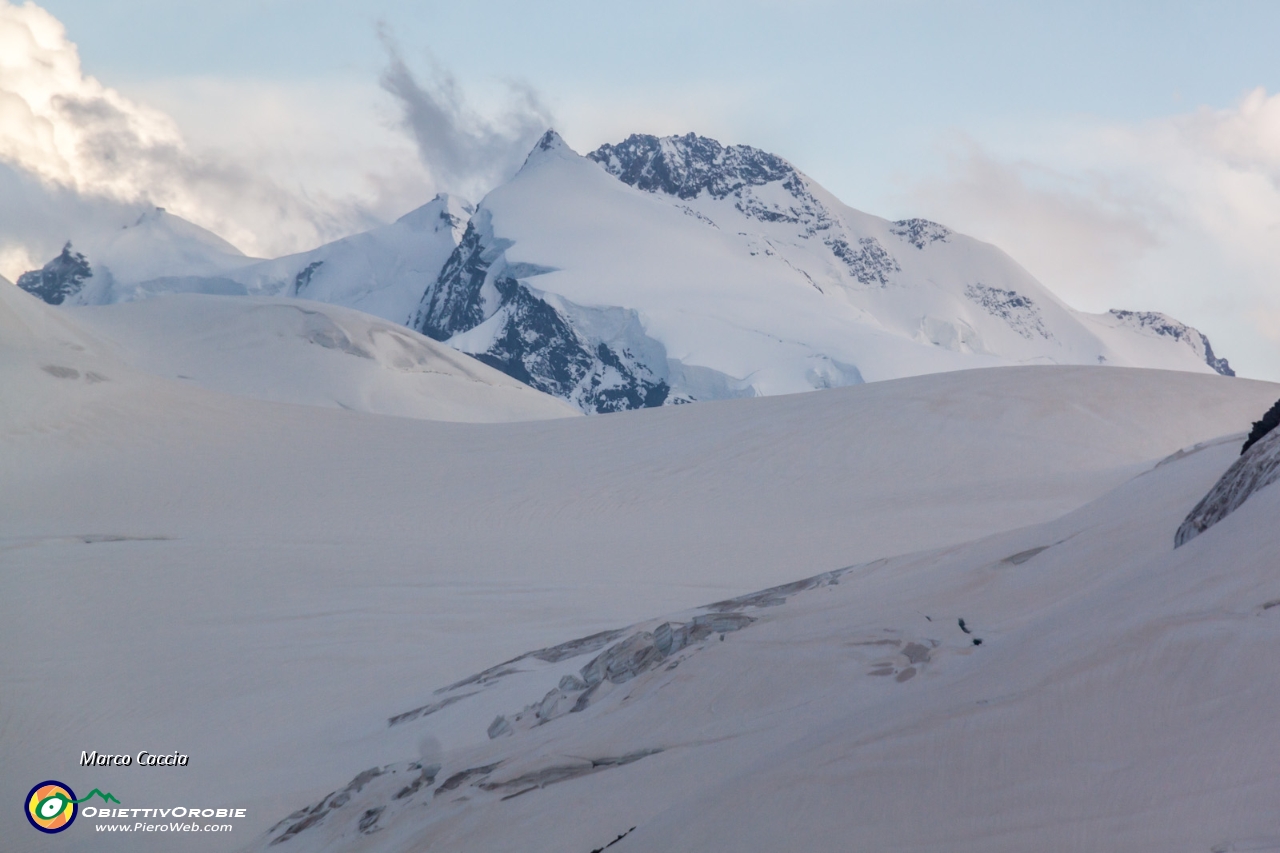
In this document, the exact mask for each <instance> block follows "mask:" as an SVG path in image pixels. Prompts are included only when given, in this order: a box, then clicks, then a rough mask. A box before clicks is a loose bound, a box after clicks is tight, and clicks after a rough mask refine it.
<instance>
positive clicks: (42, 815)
mask: <svg viewBox="0 0 1280 853" xmlns="http://www.w3.org/2000/svg"><path fill="white" fill-rule="evenodd" d="M94 797H101V798H102V799H103V801H104V802H108V803H116V804H119V802H120V801H119V800H117V799H116V798H115V797H113V796H112V795H111V794H104V793H102V792H101V791H99V790H98V789H97V788H94V789H93V790H92V791H90V792H89V795H88V796H86V797H81V798H80V799H78V800H77V799H76V794H75V792H74V791H72V790H71V787H70V786H68V785H64V784H62V783H61V782H58V781H57V780H54V779H49V780H47V781H45V782H41V783H40V784H39V785H36V786H35V787H34V788H32V789H31V792H30V793H28V794H27V821H28V822H29V823H30V824H31V825H32V826H34V827H35V828H36V829H38V830H40V831H41V832H47V833H50V834H53V833H55V832H62V830H64V829H66V828H67V827H69V826H71V824H72V823H74V822H75V819H76V815H78V814H79V813H80V803H83V802H86V801H88V800H91V799H93V798H94Z"/></svg>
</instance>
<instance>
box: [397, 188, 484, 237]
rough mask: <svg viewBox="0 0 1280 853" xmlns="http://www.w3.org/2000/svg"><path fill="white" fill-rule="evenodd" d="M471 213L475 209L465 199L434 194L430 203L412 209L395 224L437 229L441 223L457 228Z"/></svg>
mask: <svg viewBox="0 0 1280 853" xmlns="http://www.w3.org/2000/svg"><path fill="white" fill-rule="evenodd" d="M473 213H475V207H474V206H472V205H471V203H470V202H468V201H466V200H465V199H463V198H460V197H458V196H456V195H450V194H449V193H436V197H435V198H433V199H431V201H429V202H427V203H426V204H424V205H422V206H421V207H417V208H414V209H413V210H411V211H409V212H408V213H406V214H405V215H404V216H401V217H400V218H399V219H397V220H396V222H397V223H399V224H403V225H407V226H409V227H410V228H415V229H424V228H431V229H437V228H439V227H440V222H441V221H443V222H445V223H447V224H448V225H450V226H451V227H452V226H457V225H460V224H461V223H462V222H463V221H464V220H465V219H467V218H468V217H470V216H471V214H473Z"/></svg>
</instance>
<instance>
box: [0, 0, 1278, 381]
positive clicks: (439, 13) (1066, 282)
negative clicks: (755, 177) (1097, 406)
mask: <svg viewBox="0 0 1280 853" xmlns="http://www.w3.org/2000/svg"><path fill="white" fill-rule="evenodd" d="M1276 32H1280V4H1275V3H1270V2H1268V3H1263V2H1214V3H1204V2H1201V3H1186V2H1161V3H1154V2H1152V3H1147V2H1129V3H1123V2H1108V3H1101V2H1088V1H1086V2H1081V1H1080V0H1077V2H1070V3H1068V2H1037V3H1026V2H1021V3H1013V2H961V0H954V2H947V0H879V2H870V0H868V2H857V1H856V0H854V2H840V3H837V2H824V0H795V1H794V2H781V0H740V2H733V3H730V2H716V1H715V0H683V2H666V0H653V1H652V2H648V3H645V4H643V5H635V4H601V3H598V2H593V3H586V2H566V3H553V2H546V3H538V4H530V3H509V2H489V3H485V4H470V3H457V2H452V3H441V2H430V0H427V2H423V0H413V1H412V2H411V1H410V0H361V2H354V0H329V1H328V2H322V0H253V2H250V0H217V2H214V0H44V2H42V3H41V4H39V5H35V4H32V3H11V2H9V0H0V274H4V275H6V276H9V277H10V278H12V277H14V276H16V275H17V274H18V273H19V272H21V271H22V270H23V269H24V268H30V267H31V266H39V265H40V264H41V263H43V261H44V260H47V259H48V257H50V256H52V254H54V253H56V251H57V249H58V248H60V246H61V243H62V241H64V240H65V239H67V238H68V237H71V236H73V235H75V234H77V233H80V231H82V230H84V229H87V228H90V227H91V226H92V224H93V223H96V222H100V221H102V220H103V219H104V218H106V219H110V218H111V217H113V216H114V217H116V218H125V217H128V216H133V215H136V214H135V213H134V211H135V210H136V209H137V208H138V207H139V206H140V205H145V204H161V205H162V206H165V207H166V208H168V209H170V210H171V211H173V212H175V213H178V214H179V215H182V216H185V217H186V218H188V219H191V220H193V221H195V222H197V223H198V224H201V225H204V226H205V227H208V228H210V229H211V230H214V231H215V232H217V233H218V234H220V235H221V236H223V237H225V238H227V239H228V240H230V241H231V242H233V243H235V244H236V245H237V246H239V247H240V248H241V249H243V250H244V251H246V252H249V253H250V254H253V255H257V256H275V255H279V254H283V253H286V252H291V251H300V250H304V249H307V248H311V247H313V246H315V245H318V244H319V243H320V242H324V241H326V240H329V239H333V238H336V237H339V236H343V235H345V234H347V233H351V232H353V231H357V230H361V229H363V228H367V227H370V226H372V225H374V224H377V223H379V222H384V221H388V220H390V219H394V218H395V217H396V216H399V215H400V214H402V213H405V212H407V211H408V210H410V209H412V208H414V207H416V206H418V205H420V204H422V203H424V202H426V201H427V200H429V199H430V198H431V197H432V195H434V193H435V192H437V191H449V192H455V193H459V194H461V195H464V196H466V197H468V198H470V199H472V200H477V199H478V198H479V197H480V196H482V195H483V193H484V192H485V191H487V190H488V189H490V188H492V187H493V186H494V185H496V184H497V183H498V182H500V181H501V180H503V179H504V178H505V177H507V176H508V175H509V174H510V173H511V172H512V171H513V170H514V169H515V168H517V167H518V165H519V162H520V161H521V160H522V159H523V157H524V154H525V153H526V152H527V149H528V147H529V145H530V144H531V142H532V140H533V139H534V138H536V136H537V135H538V134H539V133H541V131H542V130H543V129H545V128H546V127H548V126H554V127H555V128H556V129H557V130H559V131H560V132H561V134H562V135H563V136H564V137H565V139H566V140H567V141H568V142H569V144H570V145H572V146H573V147H575V148H576V149H577V150H579V151H581V152H585V151H589V150H591V149H593V148H594V147H596V146H597V145H599V144H601V143H604V142H610V141H618V140H620V139H622V138H624V137H625V136H626V135H627V134H629V133H633V132H645V133H656V134H667V133H684V132H687V131H690V130H692V131H696V132H698V133H701V134H704V135H707V136H712V137H715V138H717V139H719V140H720V141H722V142H725V143H745V144H750V145H755V146H757V147H760V148H764V149H766V150H768V151H771V152H773V153H776V154H779V155H781V156H783V157H785V158H787V159H788V160H790V161H791V162H792V163H794V164H795V165H796V166H798V167H799V168H800V169H801V170H802V171H804V172H806V173H807V174H809V175H810V176H811V177H813V178H814V179H815V180H817V181H818V182H819V183H821V184H822V185H823V186H825V187H827V188H828V189H829V190H831V191H832V192H834V193H835V194H836V195H837V196H838V197H840V198H841V199H842V200H843V201H845V202H846V203H847V204H849V205H851V206H853V207H856V208H858V209H861V210H865V211H867V212H870V213H874V214H878V215H881V216H885V217H888V218H891V219H897V218H903V217H908V216H924V217H927V218H930V219H935V220H937V221H940V222H942V223H944V224H946V225H948V226H950V227H952V228H955V229H956V230H959V231H962V232H965V233H968V234H971V235H973V236H975V237H978V238H980V239H984V240H988V241H990V242H993V243H995V244H996V245H998V246H1000V247H1001V248H1003V249H1004V250H1005V251H1007V252H1009V254H1011V255H1012V256H1013V257H1014V258H1015V259H1017V260H1018V261H1019V262H1020V263H1022V264H1023V265H1024V266H1025V267H1027V268H1028V269H1029V270H1030V271H1031V272H1032V273H1033V274H1034V275H1036V276H1037V277H1038V278H1039V279H1040V280H1041V281H1042V282H1044V283H1045V284H1046V285H1048V286H1049V287H1050V288H1051V289H1052V290H1054V291H1055V292H1056V293H1057V294H1058V295H1059V296H1060V297H1061V298H1063V299H1064V301H1066V302H1067V303H1068V304H1070V305H1072V306H1074V307H1076V308H1080V309H1083V310H1089V311H1104V310H1106V309H1108V308H1126V309H1137V310H1158V311H1164V312H1166V313H1168V314H1171V315H1173V316H1175V317H1177V318H1179V319H1181V320H1183V321H1185V322H1188V323H1191V324H1192V325H1195V326H1196V327H1198V328H1200V329H1201V330H1202V331H1204V332H1205V333H1206V334H1207V335H1208V336H1209V338H1210V340H1211V341H1212V342H1213V344H1214V348H1215V350H1217V351H1218V353H1219V354H1221V355H1226V356H1227V357H1228V358H1229V359H1230V360H1231V362H1232V364H1233V366H1235V367H1236V369H1237V370H1238V372H1240V373H1241V374H1242V375H1248V376H1254V377H1258V378H1269V379H1276V380H1280V60H1278V59H1276V53H1275V51H1274V46H1273V41H1274V38H1273V37H1274V34H1275V33H1276Z"/></svg>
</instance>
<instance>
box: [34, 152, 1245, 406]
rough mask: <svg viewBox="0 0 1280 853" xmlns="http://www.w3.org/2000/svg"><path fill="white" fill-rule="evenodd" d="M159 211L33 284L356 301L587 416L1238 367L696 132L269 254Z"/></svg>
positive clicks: (52, 297) (534, 171)
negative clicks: (970, 376)
mask: <svg viewBox="0 0 1280 853" xmlns="http://www.w3.org/2000/svg"><path fill="white" fill-rule="evenodd" d="M148 217H149V218H148ZM143 220H145V221H140V222H139V223H138V226H136V227H134V228H133V229H132V231H130V229H125V232H129V233H126V234H125V236H123V237H122V236H121V235H119V234H117V235H114V236H113V237H112V240H114V241H115V242H110V241H109V242H110V245H108V246H107V247H106V248H101V249H100V248H98V247H97V244H94V245H91V246H89V248H85V249H83V259H82V260H83V264H81V263H80V262H79V261H77V260H76V258H77V256H76V253H77V252H81V251H82V249H81V247H80V243H79V242H73V243H72V244H71V245H69V246H68V248H67V250H66V251H65V252H64V253H63V254H62V255H60V256H59V257H58V258H56V259H54V260H53V261H51V262H50V264H49V265H47V266H46V268H45V269H44V270H41V271H32V273H30V274H28V275H25V276H23V280H24V285H25V286H27V287H28V289H30V290H32V292H34V293H38V294H40V295H42V297H45V298H47V299H48V300H49V301H57V300H63V301H65V302H66V303H67V304H100V303H105V302H120V301H129V300H136V299H142V298H146V297H148V296H152V295H156V294H160V293H176V292H200V293H212V294H220V295H259V296H300V297H304V298H307V299H311V300H316V301H322V302H329V303H333V304H337V305H342V306H346V307H353V308H357V309H359V310H362V311H365V312H367V313H371V314H374V315H375V316H379V317H382V318H384V319H387V320H391V321H392V322H397V323H405V324H407V325H409V326H410V327H411V328H413V329H415V330H417V331H420V332H422V333H423V334H426V335H428V336H430V337H432V338H435V339H436V340H439V341H443V342H448V343H449V344H450V345H451V346H454V347H456V348H458V349H460V350H462V351H463V352H466V353H469V354H471V355H473V356H475V357H476V358H479V359H480V360H482V361H484V362H486V363H487V364H490V365H491V366H494V367H496V368H497V369H499V370H502V371H503V372H506V373H508V374H509V375H511V376H513V377H515V378H517V379H519V380H521V381H523V382H526V383H529V384H531V385H533V386H534V387H536V388H538V389H539V390H542V391H544V392H546V393H549V394H552V395H554V396H557V397H560V398H561V399H563V400H566V401H568V402H570V403H572V404H573V405H575V406H577V407H578V408H579V409H581V410H582V411H585V412H612V411H618V410H622V409H633V408H647V407H653V406H661V405H673V404H678V403H687V402H692V401H695V400H709V399H723V398H731V397H742V396H768V395H775V394H785V393H794V392H799V391H808V390H813V389H817V388H829V387H837V386H841V385H849V384H857V383H860V382H864V381H878V380H883V379H892V378H898V377H903V376H912V375H918V374H922V373H931V372H942V371H949V370H959V369H966V368H972V367H992V366H999V365H1014V364H1090V365H1092V364H1107V365H1115V366H1132V367H1154V368H1161V369H1172V370H1186V371H1193V372H1209V371H1213V372H1218V373H1222V374H1225V375H1231V368H1230V366H1229V365H1228V364H1227V361H1226V359H1224V358H1221V357H1218V356H1217V355H1216V354H1215V353H1214V351H1213V348H1212V346H1210V344H1209V342H1208V339H1207V338H1205V336H1204V335H1203V334H1201V333H1200V332H1199V331H1197V330H1195V329H1193V328H1191V327H1189V326H1186V325H1185V324H1182V323H1180V322H1178V321H1176V320H1173V319H1171V318H1169V317H1167V316H1165V315H1163V314H1157V313H1153V312H1132V311H1112V312H1111V313H1109V314H1104V315H1097V316H1094V315H1088V314H1083V313H1081V312H1077V311H1074V310H1073V309H1071V308H1070V307H1068V306H1067V305H1065V304H1063V303H1062V302H1061V301H1060V300H1059V299H1058V298H1057V297H1055V296H1054V295H1053V294H1052V293H1051V292H1049V291H1048V290H1047V289H1046V288H1044V287H1043V286H1042V285H1041V284H1040V283H1039V282H1038V281H1036V280H1035V279H1034V278H1033V277H1032V276H1031V275H1030V274H1029V273H1028V272H1027V271H1026V270H1024V269H1022V268H1021V267H1020V266H1018V265H1017V263H1015V262H1014V261H1013V260H1012V259H1011V258H1009V257H1008V256H1007V255H1005V254H1004V253H1003V252H1001V251H1000V250H999V249H997V248H995V247H993V246H990V245H988V244H984V243H981V242H979V241H976V240H973V239H972V238H969V237H966V236H964V235H962V234H957V233H955V232H953V231H951V230H950V229H948V228H946V227H945V226H943V225H940V224H938V223H935V222H930V221H928V220H925V219H903V220H899V221H896V222H890V221H888V220H885V219H881V218H879V217H876V216H871V215H869V214H866V213H862V212H860V211H857V210H853V209H852V208H849V207H848V206H846V205H844V204H843V203H842V202H840V200H839V199H837V198H835V197H834V196H832V195H831V194H830V193H829V192H827V191H826V190H825V189H823V188H822V187H821V186H820V185H818V184H817V183H816V182H814V181H813V180H812V179H811V178H809V177H808V176H806V175H805V174H804V173H803V172H801V171H799V170H798V169H796V168H795V167H794V166H793V165H792V164H790V163H788V162H787V161H786V160H784V159H782V158H781V157H778V156H776V155H773V154H770V153H768V152H765V151H761V150H759V149H756V148H752V147H750V146H745V145H729V146H725V145H721V144H720V143H719V142H717V141H716V140H713V139H708V138H706V137H701V136H697V135H695V134H692V133H689V134H685V135H684V136H670V137H661V138H660V137H656V136H648V135H632V136H630V137H628V138H627V139H625V140H624V141H622V142H620V143H617V144H610V145H604V146H602V147H600V148H599V149H597V150H596V151H594V152H591V153H590V154H588V155H587V156H585V157H584V156H580V155H578V154H577V153H576V152H574V151H573V150H572V149H571V148H570V147H569V146H568V145H567V144H566V143H565V142H564V140H563V139H561V138H560V136H559V135H558V134H556V133H555V132H554V131H548V132H547V133H546V134H545V135H544V136H543V137H542V138H541V139H540V140H539V141H538V142H537V144H536V145H535V146H534V147H533V150H532V151H531V152H530V154H529V156H528V158H527V159H526V161H525V163H524V165H523V167H522V168H521V170H520V172H519V173H518V174H517V175H515V176H514V177H513V178H512V179H511V180H510V181H509V182H507V183H506V184H503V185H502V186H499V187H497V188H496V189H494V190H493V191H492V192H491V193H489V195H488V196H486V198H485V199H484V200H483V201H482V202H481V203H480V205H479V206H478V207H476V208H472V207H471V206H470V205H469V204H467V203H465V202H463V201H461V200H459V199H456V198H451V197H448V196H439V197H437V198H436V199H434V200H433V201H432V202H430V203H429V204H427V205H425V206H423V207H422V208H420V209H419V210H416V211H414V212H412V213H410V214H408V215H406V216H404V217H402V218H401V219H400V220H398V221H396V222H395V223H392V224H391V225H387V226H383V227H381V228H377V229H374V230H372V231H369V232H366V233H363V234H358V235H354V236H352V237H348V238H345V239H343V240H339V241H336V242H334V243H331V244H328V245H326V246H322V247H320V248H318V249H315V250H313V251H311V252H305V253H301V254H298V255H292V256H289V257H286V258H280V259H276V260H271V261H261V262H255V261H254V260H253V259H250V258H245V257H244V256H243V255H240V254H239V253H237V252H236V251H235V250H234V248H232V247H230V246H228V245H226V244H225V243H223V242H222V241H220V240H218V238H216V237H215V236H214V235H211V234H208V232H203V231H202V230H201V229H196V228H195V226H192V225H190V224H189V223H183V222H182V221H181V220H178V219H177V218H176V217H172V216H170V215H168V214H163V213H162V212H160V213H154V214H148V216H147V217H143ZM122 233H123V232H122ZM126 238H127V239H126ZM99 242H101V241H99ZM125 243H128V244H129V245H128V246H125V245H124V244H125ZM86 245H88V244H86ZM86 270H91V271H92V274H91V275H88V274H87V273H86Z"/></svg>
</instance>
